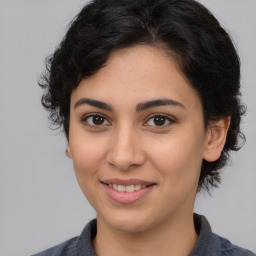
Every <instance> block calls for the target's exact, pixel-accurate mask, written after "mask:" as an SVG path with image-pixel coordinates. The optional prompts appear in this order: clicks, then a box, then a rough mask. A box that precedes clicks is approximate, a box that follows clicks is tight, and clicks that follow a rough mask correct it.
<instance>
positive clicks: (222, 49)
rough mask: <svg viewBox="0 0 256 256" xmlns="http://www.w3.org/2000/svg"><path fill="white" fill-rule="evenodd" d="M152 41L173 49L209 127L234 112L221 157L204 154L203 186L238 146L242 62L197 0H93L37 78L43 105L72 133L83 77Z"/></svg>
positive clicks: (56, 122)
mask: <svg viewBox="0 0 256 256" xmlns="http://www.w3.org/2000/svg"><path fill="white" fill-rule="evenodd" d="M134 45H150V46H153V47H157V48H161V49H164V50H166V51H167V52H168V51H169V52H172V53H174V54H175V56H176V58H175V59H176V60H177V64H178V66H179V68H180V69H181V71H182V72H183V74H184V75H185V77H186V78H187V79H188V81H189V83H190V84H191V86H192V87H193V88H194V89H195V90H196V91H197V92H198V93H199V95H200V97H201V100H202V105H203V110H204V122H205V127H207V125H208V124H209V121H212V120H218V119H220V118H222V117H228V116H230V117H231V124H230V128H229V130H228V134H227V139H226V144H225V146H224V149H223V152H222V154H221V156H220V158H219V159H218V160H217V161H214V162H207V161H205V160H203V163H202V169H201V175H200V180H199V184H198V190H200V189H201V188H202V187H204V188H206V189H207V190H208V191H209V188H210V187H211V186H213V187H217V185H218V183H219V182H220V174H219V169H220V168H222V167H223V166H224V165H225V164H226V163H227V162H228V159H229V151H230V150H238V149H239V148H240V146H239V145H240V139H241V141H242V142H243V141H244V140H245V137H244V135H243V134H242V133H241V131H240V122H241V116H242V115H243V114H244V113H245V107H244V105H243V104H242V103H241V101H240V91H239V90H240V61H239V57H238V55H237V52H236V49H235V47H234V45H233V43H232V41H231V39H230V37H229V35H228V33H227V32H226V31H225V30H224V29H223V28H222V27H221V26H220V24H219V22H218V21H217V20H216V18H215V17H214V16H213V15H212V14H211V13H210V11H209V10H207V9H206V8H205V7H204V6H203V5H201V4H200V3H198V2H196V1H194V0H118V1H116V0H107V1H106V0H94V1H91V2H90V3H89V4H87V5H86V6H85V7H84V8H83V9H82V10H81V12H80V13H79V14H78V15H77V16H76V17H75V19H74V20H73V22H72V23H71V24H70V27H69V29H68V31H67V33H66V36H65V37H64V39H63V40H62V42H61V43H60V45H59V47H58V48H57V49H56V51H55V52H54V54H53V55H51V56H50V57H49V58H47V60H46V61H47V62H46V71H45V73H44V74H43V76H42V80H41V81H40V82H39V84H40V86H41V87H42V88H43V89H44V94H43V96H42V104H43V106H44V107H45V108H46V109H47V110H48V111H49V112H50V115H49V118H50V120H51V121H52V123H53V124H54V125H56V126H57V127H63V128H64V131H65V134H66V137H67V139H68V137H69V111H70V110H69V108H70V96H71V93H72V91H73V90H74V89H75V88H76V87H77V86H78V84H79V82H80V81H81V79H82V78H85V79H86V77H89V76H91V75H93V74H94V73H96V72H97V71H98V70H99V69H100V68H101V67H103V66H104V64H105V63H106V61H107V60H108V58H109V55H110V53H111V52H112V51H114V50H117V49H121V48H127V47H131V46H134Z"/></svg>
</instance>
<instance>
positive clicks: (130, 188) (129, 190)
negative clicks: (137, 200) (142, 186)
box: [125, 185, 134, 192]
mask: <svg viewBox="0 0 256 256" xmlns="http://www.w3.org/2000/svg"><path fill="white" fill-rule="evenodd" d="M125 191H126V192H134V185H130V186H126V187H125Z"/></svg>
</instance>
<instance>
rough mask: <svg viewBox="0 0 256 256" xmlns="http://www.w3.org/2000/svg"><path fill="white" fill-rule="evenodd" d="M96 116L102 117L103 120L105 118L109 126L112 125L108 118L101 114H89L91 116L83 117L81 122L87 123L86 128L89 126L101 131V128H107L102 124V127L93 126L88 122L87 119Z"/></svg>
mask: <svg viewBox="0 0 256 256" xmlns="http://www.w3.org/2000/svg"><path fill="white" fill-rule="evenodd" d="M94 116H100V117H102V118H104V120H105V121H107V122H108V124H107V126H109V125H110V121H109V120H108V118H106V117H105V116H104V115H103V114H100V113H97V112H95V113H89V114H86V115H83V116H82V118H81V122H83V123H85V122H86V124H85V125H86V126H89V127H92V128H94V129H100V128H103V127H104V126H106V124H102V125H91V124H89V123H88V122H87V119H88V118H89V117H94Z"/></svg>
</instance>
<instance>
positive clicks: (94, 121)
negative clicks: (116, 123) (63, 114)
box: [82, 113, 110, 128]
mask: <svg viewBox="0 0 256 256" xmlns="http://www.w3.org/2000/svg"><path fill="white" fill-rule="evenodd" d="M82 122H85V123H86V125H89V126H92V127H95V128H97V126H104V125H110V123H109V122H108V121H107V119H106V118H105V117H103V116H102V115H100V114H96V113H95V114H89V115H86V116H84V117H83V119H82Z"/></svg>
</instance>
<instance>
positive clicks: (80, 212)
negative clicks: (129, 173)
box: [0, 0, 256, 256]
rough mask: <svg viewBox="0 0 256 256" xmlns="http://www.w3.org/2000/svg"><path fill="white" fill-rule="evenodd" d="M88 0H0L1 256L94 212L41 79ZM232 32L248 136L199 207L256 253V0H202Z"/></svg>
mask: <svg viewBox="0 0 256 256" xmlns="http://www.w3.org/2000/svg"><path fill="white" fill-rule="evenodd" d="M85 2H86V1H81V0H61V1H60V0H16V1H15V0H6V1H3V0H2V1H0V122H1V124H0V256H15V255H20V256H22V255H24V256H25V255H30V254H32V253H35V252H38V251H40V250H43V249H46V248H48V247H50V246H53V245H55V244H58V243H60V242H62V241H64V240H66V239H68V238H70V237H72V236H75V235H78V234H80V232H81V230H82V228H83V227H84V225H85V224H86V223H87V221H89V220H90V219H91V218H93V217H94V216H95V213H94V211H93V210H92V209H91V207H90V205H89V204H88V203H87V201H86V199H85V198H84V196H83V195H82V192H81V191H80V189H79V187H78V185H77V183H76V179H75V175H74V172H73V167H72V162H71V160H70V159H68V158H67V157H66V155H65V147H66V140H65V137H64V135H62V134H61V133H60V132H59V131H52V130H50V129H48V127H49V122H48V120H47V114H46V112H45V111H44V110H43V108H42V107H41V105H40V96H41V90H40V88H39V86H37V79H38V78H39V76H40V74H41V72H42V70H43V67H44V58H45V56H46V55H48V54H50V53H52V52H53V50H54V48H55V46H56V45H57V43H58V42H59V41H60V40H61V38H62V36H63V35H64V33H65V30H66V26H67V25H68V23H69V22H70V21H71V19H72V18H73V17H74V16H75V15H76V14H77V13H78V11H79V10H80V9H81V7H82V6H83V5H84V3H85ZM201 2H202V3H203V4H205V5H206V6H207V7H208V8H209V9H210V10H211V11H212V12H213V13H214V14H215V15H216V17H217V18H218V19H219V20H220V22H221V23H222V24H223V26H224V27H225V28H226V29H227V30H228V31H232V37H233V39H234V42H235V44H236V45H237V48H238V50H239V52H240V56H241V62H242V85H243V90H242V93H243V95H244V97H243V98H244V101H245V102H246V103H247V106H248V114H247V116H246V118H245V119H244V122H243V131H244V132H245V134H246V136H247V143H246V145H245V146H244V147H243V149H242V150H241V151H240V152H238V153H235V154H232V159H233V160H232V166H229V167H227V168H225V170H224V171H223V182H222V185H221V187H220V188H219V189H218V190H215V191H214V192H213V193H212V197H210V196H208V195H207V194H206V193H203V194H201V195H199V196H198V198H197V202H196V209H195V211H197V212H199V213H201V214H205V215H206V216H207V218H208V219H209V221H210V223H211V225H212V229H213V230H214V232H216V233H218V234H220V235H222V236H225V237H227V238H229V239H230V240H231V241H232V242H233V243H236V244H238V245H240V246H242V247H246V248H249V249H250V250H253V251H256V221H255V216H256V197H255V196H256V185H255V184H256V170H255V162H254V161H255V156H256V155H255V145H256V135H255V132H256V103H255V94H256V86H255V73H256V72H255V71H256V70H255V60H256V50H255V46H256V33H255V32H256V15H255V12H256V1H255V0H202V1H201Z"/></svg>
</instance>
